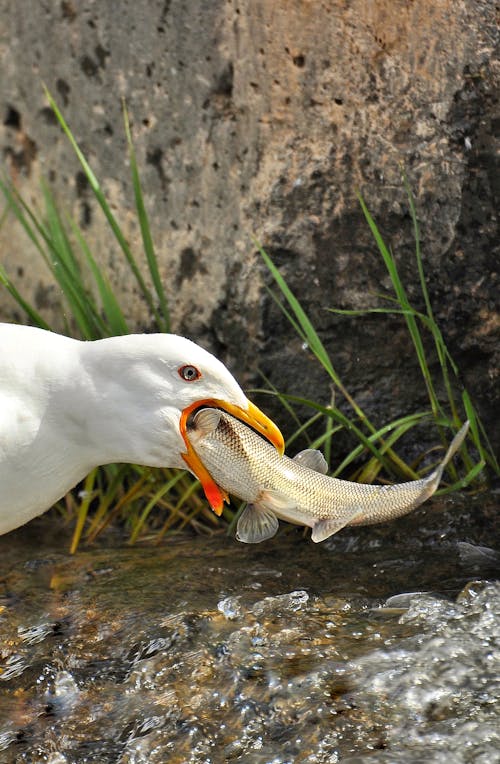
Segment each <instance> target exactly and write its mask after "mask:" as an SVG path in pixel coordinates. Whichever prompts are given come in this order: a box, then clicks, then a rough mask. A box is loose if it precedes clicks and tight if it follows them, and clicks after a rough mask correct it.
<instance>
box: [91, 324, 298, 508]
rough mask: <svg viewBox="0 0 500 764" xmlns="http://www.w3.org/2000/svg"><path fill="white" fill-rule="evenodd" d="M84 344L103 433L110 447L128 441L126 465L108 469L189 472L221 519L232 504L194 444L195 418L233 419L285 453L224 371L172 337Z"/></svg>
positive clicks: (206, 354) (273, 431) (264, 420)
mask: <svg viewBox="0 0 500 764" xmlns="http://www.w3.org/2000/svg"><path fill="white" fill-rule="evenodd" d="M82 344H83V345H86V346H87V347H88V348H89V350H91V352H90V353H88V354H87V358H86V363H84V364H82V366H83V367H84V368H86V369H87V370H90V375H91V380H90V384H91V385H92V387H93V389H94V394H95V396H96V397H97V398H98V399H99V401H100V405H98V406H96V407H94V410H95V411H97V416H98V417H101V421H100V422H99V423H98V425H97V426H98V428H99V429H100V430H101V432H102V433H103V437H104V438H105V439H106V440H107V441H108V442H111V441H112V442H114V443H118V442H121V443H122V444H123V443H124V441H126V444H124V445H123V448H124V449H125V450H124V451H123V453H121V454H119V455H118V456H119V458H116V455H114V456H113V457H112V458H111V456H110V458H109V461H134V462H136V463H142V464H147V465H149V466H156V467H179V466H182V465H184V466H187V467H188V469H189V470H190V471H191V472H192V473H193V474H194V475H195V476H196V477H197V478H198V479H199V481H200V483H201V485H202V487H203V490H204V492H205V495H206V497H207V500H208V501H209V503H210V506H211V507H212V509H213V510H214V512H215V513H216V514H219V515H220V514H221V512H222V507H223V503H224V500H225V499H227V496H226V494H225V492H224V491H223V490H222V489H221V488H220V487H219V486H218V485H217V484H216V483H215V481H214V480H213V479H212V477H211V476H210V474H209V472H208V470H207V469H206V467H205V466H204V465H203V463H202V462H201V460H200V458H199V457H198V456H197V454H196V452H195V451H194V449H193V447H192V446H191V443H190V441H189V438H188V436H187V425H188V420H189V417H190V416H191V415H192V414H194V412H195V411H196V410H197V409H199V408H203V407H211V408H219V409H222V410H224V411H227V412H228V413H229V414H231V415H232V416H234V417H236V418H237V419H239V420H241V421H242V422H244V423H245V424H247V425H249V426H250V427H252V428H253V429H254V430H255V431H256V432H258V433H259V434H261V435H262V436H263V437H265V438H266V439H267V440H269V441H270V442H271V443H272V444H273V445H274V446H275V447H276V448H277V449H278V451H279V452H280V453H283V451H284V441H283V436H282V434H281V432H280V431H279V429H278V428H277V426H276V425H275V424H274V423H273V422H272V421H271V420H270V419H269V418H268V417H267V416H266V415H265V414H264V413H263V412H262V411H261V410H260V409H259V408H258V407H257V406H255V405H254V404H253V403H252V402H251V401H250V400H249V399H248V398H247V397H246V395H245V394H244V392H243V390H242V389H241V387H240V386H239V384H238V383H237V382H236V380H235V378H234V377H233V375H232V374H231V373H230V372H229V371H228V369H227V368H226V367H225V366H224V364H223V363H222V362H221V361H219V360H218V359H217V358H216V357H215V356H213V355H212V354H211V353H209V352H208V351H206V350H204V349H203V348H201V347H200V346H199V345H197V344H195V343H194V342H192V341H191V340H188V339H187V338H185V337H180V336H177V335H172V334H150V335H145V334H142V335H126V336H123V337H111V338H108V339H104V340H99V341H97V342H91V343H82ZM89 346H90V347H89ZM117 406H119V407H120V409H121V414H120V415H118V414H117V410H116V408H117ZM111 410H113V413H110V412H111ZM116 428H118V429H117V430H116V432H115V433H114V434H112V432H111V431H112V430H113V429H116ZM94 429H95V428H94ZM131 440H134V441H135V445H134V444H131ZM126 449H128V450H126ZM131 449H135V450H134V451H131Z"/></svg>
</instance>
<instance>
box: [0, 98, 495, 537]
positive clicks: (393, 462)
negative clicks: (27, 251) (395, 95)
mask: <svg viewBox="0 0 500 764" xmlns="http://www.w3.org/2000/svg"><path fill="white" fill-rule="evenodd" d="M47 97H48V99H49V102H50V105H51V107H52V109H53V111H54V113H55V115H56V117H57V120H58V122H59V124H60V125H61V128H62V129H63V130H64V132H65V134H66V136H67V138H68V140H69V141H70V143H71V145H72V147H73V149H74V152H75V154H76V156H77V158H78V160H79V162H80V164H81V166H82V168H83V171H84V173H85V176H86V178H87V180H88V182H89V185H90V187H91V189H92V192H93V194H94V197H95V199H96V201H97V202H98V204H99V206H100V208H101V210H102V213H103V214H104V216H105V218H106V220H107V223H108V225H109V229H110V231H111V233H112V235H113V236H114V238H115V240H116V242H117V243H118V245H119V248H120V250H121V252H122V254H123V257H124V258H125V261H126V263H127V264H128V267H129V268H130V270H131V272H132V274H133V276H134V278H135V280H136V282H137V285H138V288H139V290H140V293H141V295H142V298H143V300H144V303H145V306H146V308H147V310H148V313H149V314H150V315H151V316H152V317H153V325H152V326H151V330H152V331H153V330H154V331H163V332H168V331H170V330H171V322H170V313H169V308H168V300H167V296H166V293H165V289H164V287H163V284H162V281H161V278H160V274H159V268H158V261H157V257H156V253H155V249H154V244H153V239H152V235H151V229H150V225H149V221H148V216H147V213H146V209H145V205H144V200H143V194H142V188H141V183H140V177H139V171H138V167H137V161H136V156H135V152H134V147H133V143H132V139H131V133H130V125H129V120H128V115H127V112H126V109H125V108H124V125H125V132H126V136H127V143H128V154H129V162H130V169H131V175H132V185H133V190H134V197H135V209H136V214H137V219H138V222H139V225H140V230H141V234H142V242H143V247H144V253H145V260H146V263H147V273H146V274H143V273H142V272H141V268H140V267H139V264H138V259H137V258H136V256H135V255H134V253H133V252H132V250H131V248H130V247H129V244H128V242H127V239H126V237H125V235H124V233H123V231H122V229H121V227H120V224H119V222H118V221H117V219H116V217H115V216H114V214H113V213H112V211H111V208H110V206H109V204H108V202H107V200H106V197H105V195H104V192H103V190H102V187H101V185H100V183H99V181H98V179H97V178H96V177H95V175H94V173H93V171H92V169H91V167H90V166H89V164H88V162H87V160H86V158H85V156H84V155H83V153H82V152H81V150H80V148H79V146H78V144H77V142H76V140H75V138H74V136H73V134H72V132H71V130H70V128H69V127H68V125H67V124H66V122H65V119H64V117H63V115H62V114H61V112H60V111H59V109H58V107H57V105H56V104H55V102H54V100H53V98H52V96H51V95H50V94H49V93H47ZM404 182H405V184H406V190H407V194H408V203H409V207H410V212H411V216H412V221H413V227H414V235H415V257H416V260H417V266H418V273H419V280H420V289H421V296H422V302H423V304H424V306H425V309H424V310H423V311H419V310H417V309H415V308H414V307H413V306H412V305H411V304H410V301H409V299H408V296H407V292H406V290H405V288H404V286H403V284H402V282H401V279H400V277H399V273H398V268H397V262H396V259H395V257H394V255H393V254H392V253H391V252H390V250H389V249H388V247H387V246H386V244H385V242H384V240H383V238H382V236H381V234H380V231H379V229H378V227H377V225H376V224H375V221H374V220H373V218H372V217H371V215H370V213H369V211H368V209H367V207H366V205H365V203H364V201H363V199H362V198H361V197H360V198H359V201H360V204H361V207H362V209H363V212H364V215H365V218H366V221H367V224H368V226H369V227H370V229H371V231H372V233H373V237H374V240H375V242H376V245H377V247H378V250H379V252H380V255H381V257H382V258H383V260H384V263H385V265H386V267H387V270H388V273H389V275H390V278H391V282H392V286H393V294H391V295H382V300H383V302H384V304H385V307H376V308H373V309H372V310H371V311H336V312H338V313H343V314H347V315H350V316H353V317H357V316H360V315H361V316H362V315H363V314H364V313H367V312H378V313H391V314H394V313H397V314H399V315H400V316H401V320H402V321H405V323H406V326H407V329H408V332H409V336H410V338H411V341H412V343H413V347H414V351H415V353H416V355H417V358H418V362H419V367H420V370H421V373H422V378H423V381H424V384H425V387H426V390H427V397H428V404H429V405H428V407H427V408H426V409H425V410H423V411H420V412H417V413H412V414H409V415H408V416H405V417H402V418H399V419H397V420H395V421H392V422H389V423H387V424H385V425H384V426H383V427H376V426H375V425H374V424H373V423H372V422H371V421H370V419H369V417H368V416H367V415H366V413H365V412H364V411H363V410H362V409H361V408H360V407H359V406H358V404H357V403H356V401H355V400H354V399H353V398H352V396H351V395H350V393H349V391H348V389H347V387H346V386H345V385H344V383H343V381H342V380H341V379H340V377H339V375H338V373H337V371H336V369H335V365H334V362H333V359H332V358H331V357H330V356H329V354H328V353H327V351H326V349H325V347H324V345H323V343H322V342H321V339H320V337H319V336H318V334H317V332H316V330H315V329H314V327H313V325H312V324H311V322H310V320H309V318H308V317H307V315H306V313H305V312H304V310H303V309H302V307H301V305H300V302H299V301H298V299H297V298H296V297H295V295H294V294H293V293H292V292H291V290H290V289H289V287H288V285H287V284H286V282H285V280H284V279H283V277H282V276H281V274H280V272H279V270H278V269H277V268H276V267H275V265H274V264H273V262H272V260H271V259H270V257H269V256H268V255H267V253H266V252H265V251H264V249H262V247H260V245H259V244H258V243H257V242H256V246H257V247H258V249H259V251H260V253H261V255H262V258H263V260H264V262H265V263H266V265H267V267H268V268H269V270H270V272H271V273H272V275H273V277H274V279H275V282H276V284H277V287H278V292H277V293H275V292H272V294H273V297H274V298H275V299H276V301H277V303H278V305H279V306H280V308H281V309H282V310H283V311H284V312H285V314H286V316H287V318H288V319H289V321H290V322H291V323H292V325H293V326H294V327H295V330H296V331H297V332H298V334H299V335H300V337H301V338H302V340H303V341H304V342H305V343H306V344H307V346H308V347H309V349H310V350H311V352H312V353H313V354H314V356H315V358H316V359H317V362H318V363H319V364H321V366H322V367H323V369H324V371H325V375H326V378H325V384H331V385H332V387H333V389H334V391H335V393H336V395H340V396H341V397H342V398H343V400H344V402H346V403H347V405H348V409H349V414H348V415H346V414H345V413H342V411H341V410H340V409H339V408H338V407H337V406H336V405H335V400H332V405H331V406H322V405H320V404H318V403H317V402H315V401H312V400H306V399H303V398H298V397H294V396H289V395H284V394H283V393H282V392H280V391H279V390H273V389H271V388H270V387H269V386H268V387H266V389H265V390H264V392H266V393H267V394H270V395H274V396H277V397H278V398H279V400H280V401H281V402H282V404H283V405H284V406H285V407H286V409H287V411H288V412H289V413H290V417H291V420H292V421H294V423H295V432H294V433H292V434H291V436H290V438H289V440H288V444H291V443H292V442H293V441H294V440H295V439H296V438H297V437H298V436H299V435H302V436H304V435H305V437H306V438H307V439H308V441H309V445H310V447H313V448H322V449H323V450H324V452H325V456H326V458H327V461H329V462H330V455H331V450H332V439H333V438H334V437H335V435H336V434H337V433H338V432H339V431H340V430H342V429H345V430H348V431H349V432H350V433H352V434H354V435H355V438H356V445H355V447H354V448H353V449H352V450H351V451H350V453H349V454H347V455H346V456H345V457H344V459H343V460H342V462H341V464H339V465H338V466H337V467H336V468H335V470H334V471H333V472H332V473H331V474H333V475H334V476H335V477H338V476H342V477H345V478H349V479H356V480H358V481H361V482H374V481H375V480H377V479H379V480H401V479H404V480H411V479H414V478H416V477H419V476H420V474H421V470H420V465H421V463H422V462H424V461H425V469H424V470H423V471H427V470H429V469H431V468H432V467H433V466H434V464H435V463H436V462H437V461H439V459H440V455H439V454H438V455H437V456H436V459H435V460H432V461H431V462H430V461H429V460H428V459H424V457H425V456H426V454H422V455H421V456H420V457H419V459H418V460H417V461H416V462H415V463H414V464H409V463H407V462H406V461H405V460H403V459H402V458H401V457H400V456H399V455H398V454H397V452H396V450H395V447H396V446H397V445H398V441H399V440H400V439H401V438H402V436H403V435H405V434H406V433H408V432H409V431H411V430H412V429H413V428H414V427H415V426H416V425H417V424H420V423H422V422H429V423H433V424H434V425H436V426H437V428H438V432H439V438H440V440H441V444H442V446H443V448H444V447H446V445H447V444H448V443H449V441H450V440H451V438H452V435H453V433H454V432H455V431H456V430H458V428H459V427H460V425H461V424H462V422H463V421H464V419H466V418H468V419H469V420H470V424H471V427H470V435H469V437H468V439H467V441H466V443H465V444H464V446H463V447H462V449H461V456H462V463H463V468H464V469H463V474H461V475H460V474H459V473H458V472H457V470H456V467H455V466H454V465H450V468H449V476H450V483H449V484H448V485H447V486H446V487H445V488H444V489H441V490H445V491H451V490H455V489H457V488H461V487H465V486H469V485H473V486H474V487H480V486H481V485H482V484H484V480H485V473H484V467H485V465H486V464H488V465H489V466H490V467H491V468H492V469H493V470H494V471H495V472H496V473H497V474H499V467H498V463H497V462H496V460H495V457H494V455H493V453H492V450H491V448H490V446H489V443H488V439H487V434H486V432H485V429H484V427H483V425H482V423H481V421H480V419H479V417H478V415H477V412H476V410H475V407H474V405H473V403H472V401H471V399H470V396H469V395H468V393H467V391H466V390H464V389H462V388H461V386H460V380H459V370H458V368H457V366H456V365H455V363H454V361H453V359H452V357H451V355H450V353H449V352H448V349H447V347H446V344H445V341H444V338H443V336H442V334H441V332H440V330H439V327H438V326H437V324H436V322H435V319H434V315H433V311H432V306H431V303H430V299H429V295H428V292H427V288H426V282H425V276H424V271H423V264H422V257H421V250H420V232H419V226H418V220H417V214H416V210H415V205H414V201H413V197H412V194H411V191H410V188H409V186H408V184H407V183H406V181H404ZM0 190H1V191H2V192H3V196H4V199H5V202H6V206H5V209H4V211H3V214H2V216H1V218H0V224H1V221H3V220H4V219H5V217H6V216H7V215H8V214H14V215H15V216H16V217H17V219H18V221H19V223H20V224H21V226H22V227H23V229H24V231H25V232H26V235H27V236H28V238H29V240H30V241H31V243H32V245H33V246H34V247H35V248H36V250H37V252H38V253H39V255H40V257H42V258H43V260H44V262H45V263H46V265H47V266H48V268H49V269H50V271H51V273H52V274H53V277H54V280H55V281H56V282H57V284H58V285H59V288H60V290H61V292H62V295H63V299H64V301H65V303H66V307H67V315H68V316H69V317H70V318H69V319H66V332H67V334H69V335H76V336H79V337H81V338H83V339H87V340H92V339H99V338H102V337H106V336H111V335H118V334H126V333H129V332H130V331H132V330H133V328H132V327H130V326H129V325H128V323H127V320H126V316H125V313H124V311H123V309H122V307H121V306H120V302H119V298H118V297H117V295H116V294H115V293H114V292H113V290H112V288H111V286H110V282H109V280H108V278H107V276H106V272H105V270H104V269H103V268H102V267H101V266H100V265H99V264H98V262H97V260H96V258H95V257H94V255H93V253H92V252H91V249H90V247H89V245H88V243H87V241H86V239H85V236H84V234H83V232H82V230H81V228H80V227H79V226H78V225H77V224H76V222H75V221H74V220H73V219H72V217H71V216H70V215H68V214H67V213H66V212H64V211H63V209H62V207H61V206H60V205H59V204H58V203H57V202H56V199H55V198H54V195H53V193H52V191H51V189H50V187H49V186H48V184H46V183H44V184H43V185H42V189H41V206H40V208H35V207H33V206H30V205H29V204H27V203H26V201H25V200H24V199H23V198H22V197H21V196H20V194H19V193H18V191H17V190H16V188H15V186H14V185H13V184H12V183H11V182H10V181H9V180H8V179H6V178H3V179H1V180H0ZM0 285H3V287H4V288H5V289H7V290H8V291H9V292H10V294H11V295H12V297H13V298H14V299H15V300H16V302H17V303H18V305H19V306H20V307H21V308H22V310H23V311H24V312H25V314H26V316H27V318H28V320H29V321H30V322H31V323H32V324H34V325H36V326H40V327H42V328H45V329H50V328H51V327H50V326H48V324H47V323H46V321H45V320H44V318H43V316H42V315H41V314H40V313H39V312H38V311H37V310H36V308H35V306H34V305H32V304H30V303H29V302H28V301H27V300H26V299H25V298H24V297H23V296H22V295H21V294H20V292H19V291H18V289H17V288H16V285H15V284H14V283H13V282H12V281H11V279H10V278H9V276H8V274H7V273H6V272H5V270H4V269H3V268H2V266H1V265H0ZM149 285H151V286H149ZM379 297H380V296H379ZM332 310H335V309H333V308H332ZM65 315H66V311H65ZM429 347H430V348H432V349H433V352H435V353H436V354H437V357H438V359H439V368H440V374H441V380H440V385H439V387H443V389H444V390H445V391H446V397H445V400H441V399H440V398H439V396H438V394H437V389H438V385H437V380H435V379H433V378H432V376H431V374H430V371H429V362H428V353H429V350H427V348H429ZM261 392H262V391H261ZM296 406H300V407H304V406H305V407H306V408H307V409H310V410H311V416H310V417H309V418H308V419H307V420H306V421H305V422H301V421H300V420H299V419H298V417H297V413H296V410H295V408H296ZM318 421H322V422H323V424H324V427H323V432H322V434H321V435H320V436H319V437H316V438H314V439H311V438H309V437H308V432H309V430H310V429H311V427H312V426H313V425H314V426H315V427H317V423H318ZM59 510H60V512H61V513H62V514H63V515H64V517H66V518H67V519H68V518H73V517H74V518H75V519H76V520H75V530H74V534H73V541H72V546H71V548H72V550H73V551H74V550H75V549H76V548H77V546H78V544H79V542H80V540H81V538H82V536H83V537H84V538H85V539H86V540H87V541H92V540H93V539H95V538H96V536H97V535H98V534H99V533H101V532H102V531H103V530H104V529H105V528H106V527H107V526H108V525H109V524H110V523H111V522H113V521H117V520H119V521H120V522H121V523H123V524H124V525H125V526H126V528H127V529H128V532H129V538H130V541H131V542H134V541H135V540H137V538H139V536H141V537H142V538H145V537H151V538H153V537H154V538H155V539H156V540H161V538H162V537H163V536H164V534H165V533H166V532H171V531H174V530H181V529H183V528H185V527H186V526H190V527H191V528H192V529H193V530H195V531H196V532H203V533H213V532H214V531H216V530H217V529H218V528H220V525H219V523H218V520H217V518H216V517H215V515H214V514H213V513H212V512H211V510H210V509H209V507H208V504H207V503H206V501H205V499H204V497H203V495H202V492H201V488H200V486H199V484H198V481H196V480H195V479H194V478H192V477H191V476H190V475H189V474H187V473H184V472H180V471H176V470H169V469H163V470H153V469H149V468H145V467H141V466H138V465H128V464H127V465H107V466H105V467H100V468H98V469H96V470H94V471H93V472H92V473H90V475H89V476H88V477H87V479H86V480H85V482H84V485H83V486H82V487H81V489H80V490H79V491H77V492H73V493H72V494H69V495H68V496H67V497H66V498H65V500H64V501H63V502H61V503H60V505H59ZM224 517H225V518H226V520H228V521H229V522H230V523H232V522H233V521H234V519H235V514H234V512H233V511H232V510H231V509H230V508H226V509H225V510H224Z"/></svg>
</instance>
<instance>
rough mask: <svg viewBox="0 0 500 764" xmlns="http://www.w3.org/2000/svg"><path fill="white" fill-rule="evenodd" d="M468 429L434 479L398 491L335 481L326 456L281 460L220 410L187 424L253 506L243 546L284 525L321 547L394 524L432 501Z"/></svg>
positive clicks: (220, 480) (227, 483)
mask: <svg viewBox="0 0 500 764" xmlns="http://www.w3.org/2000/svg"><path fill="white" fill-rule="evenodd" d="M468 429H469V422H468V421H466V422H465V424H464V425H462V427H461V428H460V430H459V431H458V432H457V434H456V435H455V437H454V438H453V441H452V443H451V445H450V446H449V448H448V450H447V452H446V455H445V457H444V459H443V460H442V462H441V463H440V464H439V466H438V467H436V469H434V470H433V471H432V472H431V473H430V474H429V475H427V476H426V477H423V478H421V479H419V480H411V481H409V482H406V483H398V484H394V485H370V484H367V483H355V482H352V481H349V480H340V479H338V478H333V477H329V476H328V475H327V474H326V473H327V471H328V465H327V463H326V460H325V458H324V456H323V454H322V453H321V452H320V451H317V450H315V449H305V450H304V451H301V452H300V453H298V454H297V455H296V456H295V457H294V458H293V459H291V458H289V457H288V456H281V455H280V454H279V453H278V452H277V451H276V449H274V448H273V447H272V445H270V444H268V443H267V442H266V441H265V440H263V439H262V438H261V437H260V436H259V435H258V434H257V433H256V432H254V431H253V430H252V429H251V428H250V427H247V426H246V425H244V424H243V423H242V422H240V421H239V420H238V419H235V418H234V417H232V416H231V415H230V414H227V413H226V412H224V411H221V410H220V409H214V408H203V409H199V410H198V411H197V412H196V413H195V414H194V415H192V417H191V419H190V421H189V422H188V424H187V437H188V438H189V440H190V443H191V445H192V447H193V449H194V450H195V451H196V453H197V454H198V456H199V458H200V459H201V461H202V462H203V464H204V465H205V467H206V469H207V470H208V472H209V473H210V475H211V476H212V478H213V480H214V481H215V482H216V483H217V485H219V486H220V488H221V489H222V490H223V491H225V492H226V493H227V494H231V495H232V496H236V497H238V498H240V499H243V500H244V501H246V502H248V504H247V506H246V508H245V509H244V511H243V513H242V514H241V515H240V517H239V520H238V524H237V529H236V538H237V539H238V540H239V541H242V542H244V543H247V544H256V543H259V542H261V541H265V540H266V539H269V538H272V537H273V536H274V535H275V533H276V532H277V530H278V526H279V522H278V518H280V519H281V520H286V521H288V522H291V523H296V524H299V525H306V526H308V527H310V528H311V529H312V534H311V538H312V540H313V541H314V542H316V543H318V542H320V541H324V540H325V539H327V538H329V537H330V536H332V535H333V534H334V533H337V532H338V531H340V530H341V529H342V528H344V527H345V526H351V525H371V524H375V523H383V522H387V521H388V520H394V519H395V518H397V517H401V516H402V515H405V514H407V513H408V512H411V511H412V510H413V509H415V508H416V507H418V506H419V505H420V504H422V503H423V502H424V501H426V499H428V498H429V497H430V496H432V494H433V493H434V492H435V490H436V489H437V487H438V485H439V482H440V480H441V476H442V474H443V470H444V468H445V467H446V465H447V464H448V462H449V461H450V460H451V459H452V457H453V456H454V454H455V453H456V452H457V450H458V449H459V448H460V446H461V444H462V442H463V440H464V438H465V436H466V434H467V431H468Z"/></svg>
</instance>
